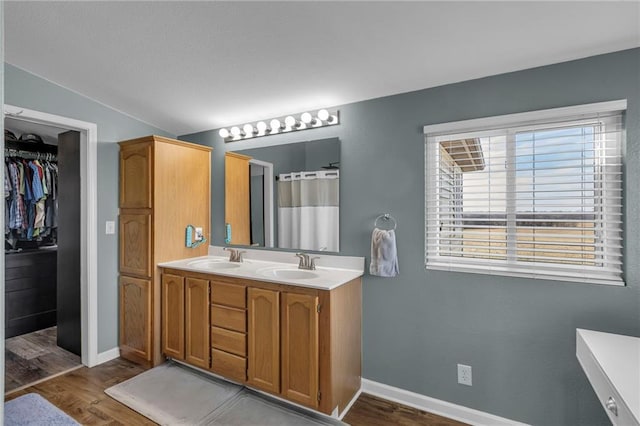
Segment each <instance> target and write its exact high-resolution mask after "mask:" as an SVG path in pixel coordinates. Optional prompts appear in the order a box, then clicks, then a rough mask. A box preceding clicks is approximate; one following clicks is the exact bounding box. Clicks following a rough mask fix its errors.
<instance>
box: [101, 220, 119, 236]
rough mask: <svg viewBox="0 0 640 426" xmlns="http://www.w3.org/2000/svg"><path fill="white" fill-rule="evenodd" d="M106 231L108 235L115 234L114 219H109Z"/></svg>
mask: <svg viewBox="0 0 640 426" xmlns="http://www.w3.org/2000/svg"><path fill="white" fill-rule="evenodd" d="M104 233H105V234H107V235H111V234H115V233H116V223H115V222H114V221H112V220H107V221H106V222H105V229H104Z"/></svg>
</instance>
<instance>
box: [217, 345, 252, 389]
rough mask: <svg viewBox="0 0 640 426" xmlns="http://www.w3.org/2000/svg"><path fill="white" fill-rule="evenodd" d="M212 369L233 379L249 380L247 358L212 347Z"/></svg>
mask: <svg viewBox="0 0 640 426" xmlns="http://www.w3.org/2000/svg"><path fill="white" fill-rule="evenodd" d="M211 371H213V372H214V373H217V374H220V375H221V376H224V377H228V378H229V379H232V380H237V381H239V382H244V381H246V380H247V359H246V358H242V357H239V356H237V355H232V354H230V353H227V352H223V351H219V350H217V349H211Z"/></svg>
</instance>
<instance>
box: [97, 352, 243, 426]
mask: <svg viewBox="0 0 640 426" xmlns="http://www.w3.org/2000/svg"><path fill="white" fill-rule="evenodd" d="M241 390H242V386H239V385H234V384H233V383H229V382H225V381H222V380H220V381H213V380H211V379H209V377H207V376H206V375H205V374H203V373H200V372H198V371H196V370H193V369H190V368H187V367H184V366H181V365H180V364H176V363H173V362H166V363H164V364H161V365H159V366H157V367H155V368H152V369H151V370H147V371H145V372H144V373H142V374H139V375H137V376H135V377H133V378H131V379H129V380H127V381H125V382H122V383H119V384H117V385H115V386H112V387H110V388H109V389H106V390H105V393H106V394H107V395H109V396H110V397H112V398H113V399H116V400H118V401H120V402H122V403H123V404H124V405H126V406H128V407H129V408H131V409H133V410H135V411H137V412H138V413H140V414H142V415H143V416H145V417H148V418H150V419H151V420H153V421H155V422H156V423H159V424H161V425H178V424H180V425H197V424H203V423H202V422H203V421H204V419H205V418H207V417H208V416H209V415H210V414H211V413H212V412H213V411H214V410H215V409H216V408H218V407H220V406H221V405H222V404H224V403H225V402H226V401H228V400H229V399H230V398H232V397H233V396H234V395H236V394H237V393H238V392H240V391H241Z"/></svg>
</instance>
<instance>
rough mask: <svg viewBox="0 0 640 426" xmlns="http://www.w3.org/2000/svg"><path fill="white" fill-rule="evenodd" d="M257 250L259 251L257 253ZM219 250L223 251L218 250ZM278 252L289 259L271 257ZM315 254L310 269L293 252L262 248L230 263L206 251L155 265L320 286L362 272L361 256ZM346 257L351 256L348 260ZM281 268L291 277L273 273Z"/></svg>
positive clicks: (329, 287)
mask: <svg viewBox="0 0 640 426" xmlns="http://www.w3.org/2000/svg"><path fill="white" fill-rule="evenodd" d="M217 252H218V250H216V248H212V250H210V251H209V253H217ZM261 252H262V253H263V254H261ZM220 253H225V252H222V251H220ZM278 253H286V255H284V256H280V259H287V260H288V259H291V262H276V261H273V260H271V259H273V258H274V256H277V254H278ZM316 256H319V257H320V259H318V260H317V261H316V262H317V263H316V265H317V266H316V269H315V270H313V271H305V270H299V269H298V263H297V258H296V257H295V253H291V252H273V251H265V250H247V253H246V254H245V255H244V261H243V262H242V263H236V264H233V265H229V263H230V262H229V261H228V260H229V255H228V254H227V253H225V255H224V256H220V255H209V256H201V257H193V258H189V259H182V260H176V261H172V262H163V263H159V264H158V266H159V267H161V268H172V269H179V270H183V271H191V272H199V273H205V274H213V275H221V276H226V277H234V278H245V279H249V280H256V281H266V282H272V283H277V284H289V285H295V286H299V287H310V288H316V289H320V290H333V289H334V288H337V287H340V286H341V285H343V284H346V283H348V282H349V281H352V280H353V279H355V278H358V277H361V276H362V275H363V274H364V258H344V259H341V260H335V258H340V256H331V255H326V256H325V255H315V254H314V255H312V257H316ZM265 259H269V260H265ZM349 259H351V261H350V260H349ZM334 260H335V261H334ZM332 264H338V265H339V266H340V267H333V266H331V265H332ZM345 266H346V267H345ZM282 271H284V274H289V275H294V277H290V276H289V277H287V276H280V275H276V274H279V273H280V274H282ZM298 273H301V274H306V275H309V277H304V278H299V277H295V275H296V274H298Z"/></svg>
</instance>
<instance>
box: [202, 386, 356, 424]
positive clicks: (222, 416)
mask: <svg viewBox="0 0 640 426" xmlns="http://www.w3.org/2000/svg"><path fill="white" fill-rule="evenodd" d="M205 424H207V425H225V426H248V425H260V426H320V425H344V424H345V423H342V422H340V421H338V420H333V419H325V418H320V417H319V416H317V417H316V416H313V414H311V413H303V412H301V411H294V410H293V409H291V408H289V407H285V406H284V405H282V404H281V403H278V402H276V401H275V400H273V399H271V398H268V397H264V396H262V395H260V394H258V393H256V392H253V391H251V390H248V389H245V390H243V391H242V392H240V393H239V394H238V395H236V396H235V397H233V398H232V399H231V400H230V401H229V402H227V404H225V405H224V406H222V407H220V409H218V410H216V412H215V413H213V415H212V416H211V417H210V418H209V419H207V422H206V423H205Z"/></svg>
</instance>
